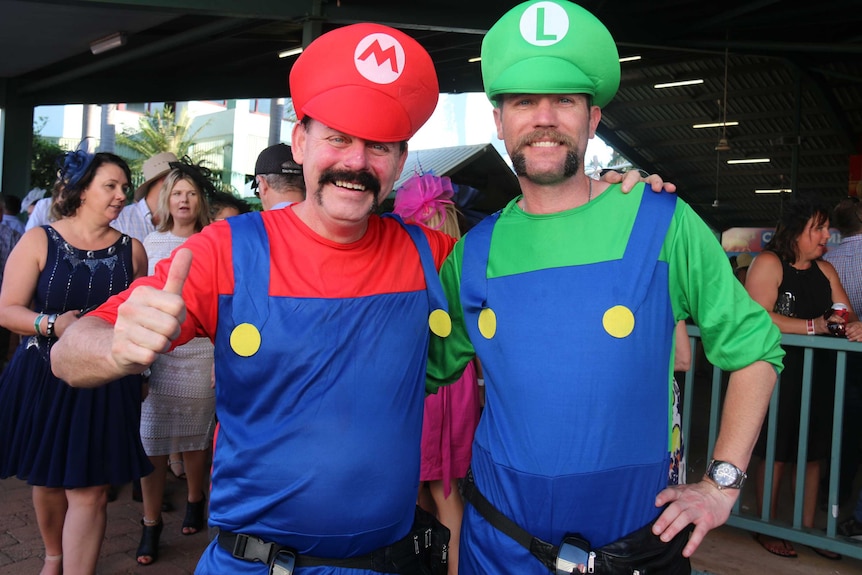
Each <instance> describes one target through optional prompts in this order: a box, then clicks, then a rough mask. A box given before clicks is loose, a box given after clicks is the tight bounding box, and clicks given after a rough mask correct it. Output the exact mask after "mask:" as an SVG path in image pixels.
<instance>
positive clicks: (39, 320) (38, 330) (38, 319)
mask: <svg viewBox="0 0 862 575" xmlns="http://www.w3.org/2000/svg"><path fill="white" fill-rule="evenodd" d="M44 317H45V314H44V313H40V314H39V315H37V316H36V321H34V322H33V327H34V328H36V335H42V329H41V326H40V324H41V323H42V318H44Z"/></svg>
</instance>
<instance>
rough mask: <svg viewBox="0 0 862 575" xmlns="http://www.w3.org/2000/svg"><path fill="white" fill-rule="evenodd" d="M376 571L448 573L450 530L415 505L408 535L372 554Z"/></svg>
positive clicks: (441, 574) (418, 574) (437, 574)
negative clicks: (411, 525) (414, 512)
mask: <svg viewBox="0 0 862 575" xmlns="http://www.w3.org/2000/svg"><path fill="white" fill-rule="evenodd" d="M372 560H373V564H374V570H375V571H380V572H383V573H401V574H408V573H409V574H415V575H446V573H447V570H448V568H449V529H448V528H447V527H446V526H445V525H443V524H442V523H440V522H439V521H437V518H436V517H434V516H433V515H431V514H430V513H428V512H427V511H425V510H423V509H422V508H420V507H418V506H417V507H416V515H415V517H414V519H413V527H412V528H411V530H410V533H409V534H408V535H407V537H404V538H403V539H401V540H400V541H398V542H396V543H393V544H392V545H390V546H389V547H386V548H385V549H382V550H379V551H375V552H374V553H373V554H372Z"/></svg>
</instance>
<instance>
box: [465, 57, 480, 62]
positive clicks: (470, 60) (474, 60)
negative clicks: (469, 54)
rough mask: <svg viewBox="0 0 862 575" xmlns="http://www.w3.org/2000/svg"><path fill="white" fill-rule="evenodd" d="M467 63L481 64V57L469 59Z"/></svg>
mask: <svg viewBox="0 0 862 575" xmlns="http://www.w3.org/2000/svg"><path fill="white" fill-rule="evenodd" d="M467 61H468V62H470V63H471V64H474V63H476V62H481V61H482V56H476V57H475V58H470V59H469V60H467Z"/></svg>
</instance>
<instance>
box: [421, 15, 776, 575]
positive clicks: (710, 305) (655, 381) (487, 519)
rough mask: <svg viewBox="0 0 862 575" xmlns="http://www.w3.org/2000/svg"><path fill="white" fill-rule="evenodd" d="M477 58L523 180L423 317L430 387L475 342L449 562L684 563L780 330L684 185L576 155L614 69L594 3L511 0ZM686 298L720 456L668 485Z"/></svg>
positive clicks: (772, 373) (725, 494) (753, 422)
mask: <svg viewBox="0 0 862 575" xmlns="http://www.w3.org/2000/svg"><path fill="white" fill-rule="evenodd" d="M482 75H483V80H484V85H485V90H486V93H487V94H488V97H489V98H490V99H491V100H492V102H493V103H494V106H495V109H494V118H495V121H496V125H497V132H498V136H499V137H500V138H502V139H503V140H504V142H505V144H506V149H507V150H508V152H509V155H510V156H511V158H512V162H513V165H514V168H515V171H516V173H517V175H518V178H519V181H520V185H521V190H522V192H523V195H522V196H520V197H518V198H516V199H514V200H513V201H512V202H511V203H509V205H507V206H506V207H505V208H503V209H502V210H501V211H500V212H499V213H497V214H495V215H493V216H491V217H489V218H488V219H486V220H485V221H483V222H482V223H480V224H479V225H478V226H476V227H475V228H474V229H473V230H471V231H470V232H469V233H468V234H467V235H466V236H465V238H464V239H462V240H461V241H460V242H459V243H458V244H457V245H456V246H455V249H454V251H453V252H452V254H451V255H450V256H449V257H448V259H447V260H446V262H445V263H444V265H443V268H442V270H441V278H442V281H443V285H444V289H445V291H446V295H447V299H448V300H449V302H450V314H451V318H452V330H451V333H449V334H448V335H447V336H446V337H441V336H439V335H433V336H432V337H431V345H430V361H429V366H428V370H429V387H430V388H431V389H432V390H433V389H434V388H435V387H436V386H439V385H444V384H447V383H449V382H451V381H452V380H454V379H456V378H457V377H458V375H459V374H460V373H461V371H462V369H463V368H464V366H465V365H466V363H467V362H468V361H470V360H471V359H472V358H473V357H474V356H477V357H478V358H479V359H480V360H481V363H482V370H483V373H484V377H485V385H486V393H487V400H486V407H485V411H484V413H483V415H482V419H481V422H480V424H479V428H478V429H477V431H476V438H475V441H474V445H473V458H472V463H471V465H472V477H471V478H468V481H467V483H466V486H465V496H466V498H467V500H468V501H469V503H470V505H468V507H467V510H466V512H465V516H464V524H463V527H462V538H461V558H460V559H461V560H460V573H462V574H468V575H469V574H473V573H477V574H479V573H518V574H524V573H527V574H536V575H540V574H546V573H548V572H549V571H550V572H556V573H572V572H574V573H578V572H595V573H614V574H616V573H629V574H631V573H633V572H634V571H635V570H640V571H641V572H649V573H662V574H665V575H667V574H670V575H675V574H683V573H684V574H686V575H687V574H688V573H690V570H691V567H690V564H689V560H688V557H689V556H691V554H692V553H693V552H694V551H695V549H697V546H698V545H699V544H700V543H701V541H702V540H703V538H704V536H705V535H706V533H707V532H708V531H709V530H710V529H713V528H714V527H716V526H718V525H721V524H722V523H724V521H726V520H727V518H728V515H729V513H730V510H731V508H732V506H733V504H734V503H735V501H736V500H737V498H738V496H739V487H740V486H741V485H742V482H743V481H744V479H745V472H744V470H745V469H746V468H747V466H748V462H749V457H750V455H751V450H752V448H753V446H754V443H755V440H756V439H757V435H758V432H759V430H760V426H761V422H762V420H763V416H764V414H765V412H766V408H767V405H768V402H769V398H770V394H771V392H772V389H773V386H774V383H775V379H776V372H777V371H778V370H780V369H781V365H782V364H781V359H782V357H783V354H784V353H783V351H782V350H781V347H780V345H779V342H780V334H779V332H778V330H777V329H776V328H775V326H774V325H773V324H772V321H771V320H770V318H769V316H768V314H767V313H766V312H765V311H764V310H763V308H761V307H760V306H759V305H757V304H756V303H754V302H753V301H752V300H751V298H749V297H748V295H747V294H746V292H745V290H744V289H743V288H742V286H741V285H740V284H739V282H738V281H736V279H735V278H734V277H733V274H732V273H731V270H730V268H729V267H728V266H727V258H726V256H725V254H724V252H723V250H722V248H721V246H720V245H719V244H718V242H717V241H716V240H715V237H714V236H713V234H712V232H711V231H710V230H709V229H708V228H707V226H706V225H705V224H704V223H703V222H702V221H701V219H700V218H699V217H698V216H697V215H696V214H695V213H694V212H693V210H692V209H691V208H690V207H689V206H688V205H686V204H685V203H684V202H682V201H680V200H678V199H677V197H676V196H675V195H673V194H668V193H658V194H655V193H645V188H644V187H643V186H640V187H638V188H636V189H635V190H634V191H633V192H632V193H630V194H620V193H606V192H608V191H609V190H611V189H612V188H613V187H614V185H610V184H607V183H604V182H599V181H593V180H591V179H590V178H588V177H587V176H586V175H585V174H584V169H583V166H584V154H585V149H586V145H587V141H588V140H589V139H590V138H592V137H594V135H595V133H596V128H597V126H598V124H599V121H600V120H601V115H602V111H601V107H602V106H605V105H606V104H607V103H608V102H610V101H611V99H612V98H613V97H614V95H615V93H616V91H617V89H618V86H619V80H620V69H619V61H618V54H617V50H616V47H615V44H614V40H613V38H612V37H611V35H610V33H609V32H608V31H607V29H606V28H605V26H604V25H603V24H602V23H601V22H600V21H599V20H597V19H596V18H595V17H594V16H593V15H592V14H590V13H589V12H587V11H586V10H584V9H583V8H581V7H579V6H577V5H575V4H572V3H569V2H566V1H565V0H544V1H530V2H525V3H523V4H520V5H518V6H516V7H515V8H513V9H512V10H510V11H509V12H508V13H507V14H505V15H504V16H503V17H502V18H501V19H500V20H499V21H498V22H497V23H496V24H495V25H494V26H493V27H492V28H491V30H490V31H489V32H488V34H487V36H486V37H485V39H484V42H483V44H482ZM689 317H691V318H693V319H694V321H695V323H696V324H697V325H698V326H700V329H701V332H702V335H703V342H704V346H705V348H706V351H707V354H708V357H709V358H710V360H711V361H712V362H713V363H714V364H715V365H717V366H719V367H721V368H722V369H724V370H728V371H732V372H733V373H732V375H731V379H730V384H729V387H728V391H727V396H726V399H725V404H724V411H723V418H722V426H721V433H720V435H719V437H718V439H717V441H716V444H715V447H714V451H713V457H714V458H715V460H714V461H713V462H711V463H710V465H709V469H708V472H707V474H706V476H705V477H704V478H703V479H702V480H701V481H699V482H697V483H693V484H690V485H672V481H670V480H669V475H670V474H669V469H670V467H671V452H672V450H673V447H672V439H671V435H672V434H671V429H672V417H671V404H672V389H673V388H672V376H673V373H672V371H673V349H674V346H673V331H674V324H675V323H676V322H677V321H678V320H682V319H687V318H689ZM692 524H693V525H694V527H693V529H692V528H690V527H689V526H690V525H692ZM576 534H577V536H575V535H576Z"/></svg>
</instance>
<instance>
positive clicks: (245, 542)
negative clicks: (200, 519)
mask: <svg viewBox="0 0 862 575" xmlns="http://www.w3.org/2000/svg"><path fill="white" fill-rule="evenodd" d="M448 543H449V530H448V529H447V528H446V527H444V526H443V525H442V524H441V523H440V522H439V521H437V519H436V518H435V517H434V516H433V515H431V514H429V513H428V512H426V511H424V510H422V509H421V508H419V507H416V512H415V516H414V519H413V526H412V527H411V528H410V531H409V532H408V533H407V535H406V536H404V537H402V538H401V539H399V540H398V541H396V542H395V543H392V544H391V545H388V546H386V547H382V548H380V549H377V550H375V551H372V552H371V553H367V554H365V555H360V556H358V557H347V558H343V559H339V558H330V557H312V556H311V555H300V554H299V553H297V552H296V550H295V549H292V548H290V547H287V546H285V545H280V544H278V543H273V542H271V541H264V540H263V539H260V538H258V537H255V536H254V535H247V534H244V533H231V532H229V531H221V532H220V533H219V534H218V544H219V545H220V546H221V547H222V549H224V550H225V551H227V552H228V553H230V554H231V555H232V556H233V557H235V558H236V559H242V560H243V561H260V562H261V563H264V564H266V565H269V568H270V571H269V572H270V574H271V575H283V574H287V575H289V574H291V573H293V569H294V568H297V567H317V566H326V567H342V568H346V569H364V570H370V571H377V572H380V573H399V574H401V575H419V574H422V575H424V574H428V573H432V574H435V573H445V572H446V569H447V562H448Z"/></svg>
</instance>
